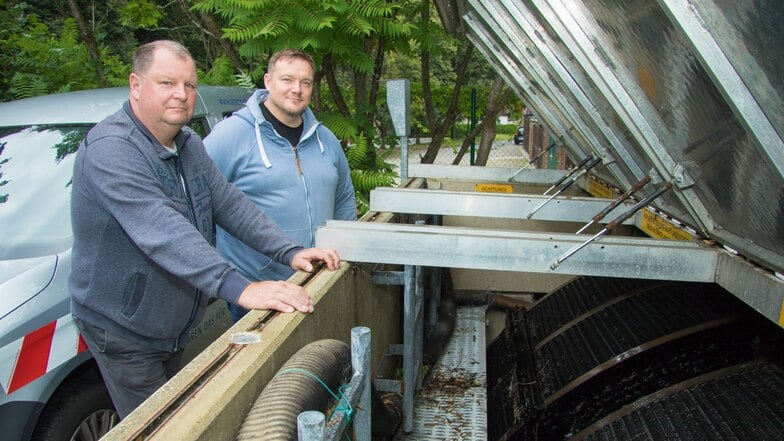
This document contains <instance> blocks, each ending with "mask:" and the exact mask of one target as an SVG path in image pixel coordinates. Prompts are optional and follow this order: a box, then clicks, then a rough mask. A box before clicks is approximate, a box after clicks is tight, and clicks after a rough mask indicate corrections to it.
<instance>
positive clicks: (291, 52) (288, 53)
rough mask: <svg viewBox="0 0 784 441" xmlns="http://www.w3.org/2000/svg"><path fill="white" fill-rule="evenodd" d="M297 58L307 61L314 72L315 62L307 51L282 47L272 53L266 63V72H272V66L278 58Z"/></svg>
mask: <svg viewBox="0 0 784 441" xmlns="http://www.w3.org/2000/svg"><path fill="white" fill-rule="evenodd" d="M297 58H299V59H301V60H305V61H307V62H308V64H310V69H311V70H312V71H313V72H314V73H315V72H316V63H314V62H313V57H311V56H310V54H308V53H307V52H303V51H301V50H299V49H283V50H282V51H279V52H276V53H274V54H272V56H271V57H270V59H269V62H268V63H267V72H272V68H273V67H274V66H275V64H277V63H278V61H280V60H295V59H297Z"/></svg>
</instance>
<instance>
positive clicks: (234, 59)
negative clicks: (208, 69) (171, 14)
mask: <svg viewBox="0 0 784 441" xmlns="http://www.w3.org/2000/svg"><path fill="white" fill-rule="evenodd" d="M177 3H178V4H179V5H180V8H182V11H183V13H184V14H185V16H186V17H188V20H190V21H191V23H192V24H193V25H194V26H196V27H197V28H198V29H199V30H200V31H201V32H202V33H203V34H204V35H206V36H207V37H208V38H210V39H212V40H213V41H216V42H218V44H219V45H220V46H221V48H223V53H225V54H226V56H228V57H229V61H231V65H232V66H234V71H235V72H244V71H246V70H248V66H247V65H246V64H245V63H244V62H243V61H242V57H240V53H239V52H238V51H237V48H235V47H234V44H233V43H232V42H231V41H229V40H227V39H225V38H223V32H222V31H221V29H220V25H219V24H218V20H217V19H216V18H215V16H214V15H212V14H210V13H208V12H199V15H198V16H197V15H196V14H194V13H193V11H191V5H190V2H189V1H188V0H177ZM212 61H214V60H209V62H210V63H212Z"/></svg>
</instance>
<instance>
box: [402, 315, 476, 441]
mask: <svg viewBox="0 0 784 441" xmlns="http://www.w3.org/2000/svg"><path fill="white" fill-rule="evenodd" d="M396 439H398V440H446V439H449V440H469V439H470V440H480V441H481V440H486V439H487V376H486V363H485V308H484V307H476V306H459V307H458V308H457V318H456V321H455V328H454V331H453V332H452V336H451V337H450V338H449V341H448V342H447V345H446V347H445V349H444V354H443V355H442V356H441V358H440V359H439V360H438V362H437V363H436V364H435V366H434V367H433V372H431V373H430V376H429V378H428V381H427V383H426V384H424V385H423V388H422V389H421V390H419V391H418V392H417V395H416V397H415V401H414V430H413V431H412V432H411V433H409V434H403V433H402V432H401V433H400V434H399V435H398V437H397V438H396Z"/></svg>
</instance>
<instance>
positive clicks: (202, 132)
mask: <svg viewBox="0 0 784 441" xmlns="http://www.w3.org/2000/svg"><path fill="white" fill-rule="evenodd" d="M188 127H190V128H191V129H193V131H194V132H196V133H197V134H198V135H199V136H200V137H201V138H204V137H205V136H207V134H208V133H210V125H209V124H207V119H206V118H204V117H199V118H193V119H191V120H190V122H188Z"/></svg>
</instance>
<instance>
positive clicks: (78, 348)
mask: <svg viewBox="0 0 784 441" xmlns="http://www.w3.org/2000/svg"><path fill="white" fill-rule="evenodd" d="M86 350H87V343H85V342H84V339H83V338H82V334H79V341H77V342H76V353H77V354H81V353H82V352H84V351H86Z"/></svg>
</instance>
